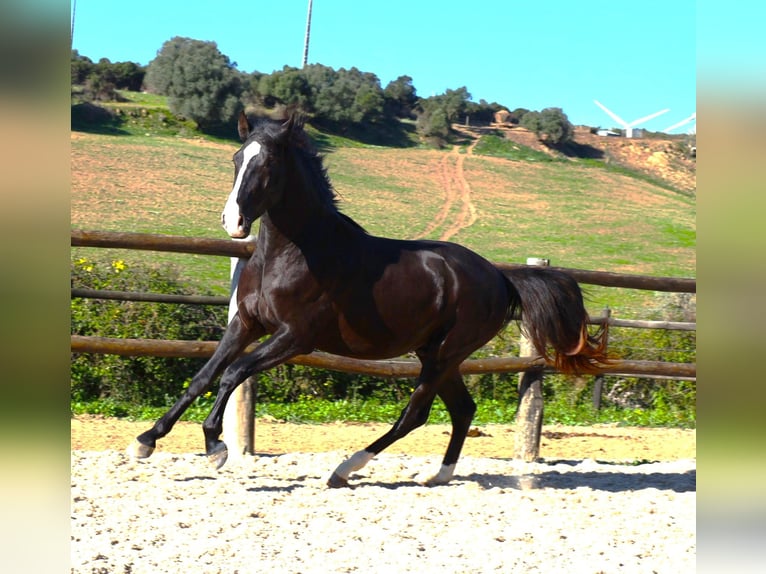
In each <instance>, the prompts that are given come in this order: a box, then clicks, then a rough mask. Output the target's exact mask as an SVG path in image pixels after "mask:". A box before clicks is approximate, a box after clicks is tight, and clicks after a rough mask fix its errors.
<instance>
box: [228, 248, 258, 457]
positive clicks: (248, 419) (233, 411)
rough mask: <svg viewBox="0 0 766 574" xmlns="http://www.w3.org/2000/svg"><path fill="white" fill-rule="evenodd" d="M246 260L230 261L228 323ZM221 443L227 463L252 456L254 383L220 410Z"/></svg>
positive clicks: (238, 391) (245, 384)
mask: <svg viewBox="0 0 766 574" xmlns="http://www.w3.org/2000/svg"><path fill="white" fill-rule="evenodd" d="M246 263H247V259H240V258H237V257H232V258H231V299H230V300H229V322H231V320H232V318H233V317H234V315H235V314H236V313H237V283H239V276H240V274H241V273H242V269H244V267H245V264H246ZM223 440H224V442H225V443H226V446H227V447H228V449H229V460H230V461H233V462H236V461H240V460H242V459H243V458H244V457H245V455H248V454H249V455H252V454H255V381H254V380H253V379H252V378H249V379H247V380H245V382H243V383H242V384H241V385H240V386H239V387H237V388H236V389H235V390H234V392H233V393H232V394H231V396H230V397H229V400H228V401H227V402H226V408H225V409H224V411H223Z"/></svg>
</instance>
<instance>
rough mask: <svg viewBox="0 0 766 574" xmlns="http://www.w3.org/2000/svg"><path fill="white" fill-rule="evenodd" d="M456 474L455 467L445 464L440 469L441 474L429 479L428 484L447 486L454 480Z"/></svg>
mask: <svg viewBox="0 0 766 574" xmlns="http://www.w3.org/2000/svg"><path fill="white" fill-rule="evenodd" d="M454 474H455V465H454V464H450V465H446V464H443V465H442V466H441V468H440V469H439V472H438V473H436V474H435V475H434V476H432V477H431V478H430V479H428V481H427V483H426V484H447V483H448V482H449V481H450V480H452V476H453V475H454Z"/></svg>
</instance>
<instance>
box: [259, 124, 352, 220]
mask: <svg viewBox="0 0 766 574" xmlns="http://www.w3.org/2000/svg"><path fill="white" fill-rule="evenodd" d="M289 121H290V120H288V122H289ZM293 122H294V125H293V126H292V129H290V130H289V133H288V140H287V141H286V142H285V145H286V147H287V148H288V149H290V150H292V152H293V157H296V158H297V159H298V160H299V162H300V163H301V164H302V165H303V167H304V170H303V171H304V173H305V174H306V175H308V176H309V178H310V181H311V187H312V189H314V191H316V194H317V197H318V199H319V201H320V203H321V204H322V205H324V206H325V207H327V208H328V209H329V210H330V211H331V212H333V213H335V214H337V215H338V216H339V217H340V218H341V219H342V220H344V221H346V222H347V223H350V224H352V225H353V226H355V227H356V228H358V229H360V230H362V231H365V233H366V230H365V229H364V228H363V227H362V226H361V225H359V224H358V223H357V222H356V221H354V220H353V219H351V218H350V217H349V216H348V215H346V214H345V213H343V212H342V211H341V210H340V208H339V207H338V201H339V198H338V194H337V193H336V191H335V188H334V187H333V185H332V183H331V182H330V177H329V176H328V175H327V168H326V167H325V166H324V161H323V160H324V157H323V156H322V155H321V154H320V153H319V152H318V151H317V149H316V146H315V145H314V142H313V141H312V140H311V137H310V136H309V134H308V133H306V130H305V129H304V127H303V126H304V119H303V118H301V117H296V118H294V119H293ZM284 126H285V123H283V122H279V121H273V120H272V121H268V122H266V123H264V126H263V130H262V133H263V134H264V135H265V136H266V137H267V138H269V139H270V140H272V141H278V140H279V138H280V137H283V131H282V130H283V129H284ZM259 130H260V128H259Z"/></svg>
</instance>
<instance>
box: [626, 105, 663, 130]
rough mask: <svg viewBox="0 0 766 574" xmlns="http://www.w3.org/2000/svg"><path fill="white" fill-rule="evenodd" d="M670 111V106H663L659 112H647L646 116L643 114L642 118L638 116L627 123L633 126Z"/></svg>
mask: <svg viewBox="0 0 766 574" xmlns="http://www.w3.org/2000/svg"><path fill="white" fill-rule="evenodd" d="M669 111H670V108H665V109H664V110H660V111H659V112H654V113H653V114H649V115H648V116H645V117H643V118H640V119H638V120H633V121H632V122H630V123H629V124H628V125H629V126H630V127H635V126H637V125H639V124H643V123H644V122H648V121H649V120H651V119H654V118H656V117H657V116H661V115H662V114H666V113H668V112H669Z"/></svg>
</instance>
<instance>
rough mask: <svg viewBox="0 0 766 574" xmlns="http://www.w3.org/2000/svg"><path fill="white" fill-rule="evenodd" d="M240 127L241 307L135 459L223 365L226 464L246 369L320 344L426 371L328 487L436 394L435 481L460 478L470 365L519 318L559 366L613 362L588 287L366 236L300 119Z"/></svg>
mask: <svg viewBox="0 0 766 574" xmlns="http://www.w3.org/2000/svg"><path fill="white" fill-rule="evenodd" d="M238 127H239V134H240V137H241V138H242V140H243V142H244V143H243V145H242V147H241V148H240V149H239V150H238V151H237V152H236V153H235V154H234V186H233V189H232V191H231V194H230V195H229V198H228V201H227V202H226V206H225V208H224V211H223V215H222V219H221V221H222V224H223V227H224V228H225V229H226V231H227V232H228V233H229V235H231V236H232V237H235V238H242V237H246V236H247V235H249V233H250V229H251V226H252V224H253V222H254V221H255V220H257V219H258V218H260V219H261V221H260V228H259V231H258V241H257V247H256V249H255V252H254V253H253V255H252V257H251V258H250V259H249V261H248V263H247V265H246V266H245V268H244V270H243V271H242V274H241V277H240V280H239V284H238V287H237V305H238V312H237V314H236V315H235V316H234V317H233V319H232V321H231V322H230V324H229V326H228V328H227V329H226V332H225V333H224V335H223V338H222V340H221V342H220V344H219V345H218V347H217V349H216V351H215V354H214V355H213V356H212V358H211V359H210V360H209V361H208V362H207V364H206V365H205V366H204V367H203V368H202V369H201V370H200V371H199V372H198V373H197V374H196V375H195V376H194V378H193V379H192V382H191V384H190V385H189V387H188V389H187V390H186V392H185V393H184V394H183V396H182V397H181V398H180V399H179V400H178V401H177V402H176V403H175V404H174V405H173V406H172V407H171V408H170V409H169V410H168V412H167V413H166V414H165V415H164V416H162V417H161V418H160V419H159V420H158V421H157V422H156V424H155V425H154V426H153V427H152V428H151V429H150V430H148V431H146V432H145V433H143V434H141V435H139V436H138V437H137V442H135V443H134V445H133V447H132V452H133V454H134V455H136V456H138V457H148V456H149V455H150V454H151V453H152V451H153V450H154V447H155V445H156V441H157V439H159V438H161V437H163V436H165V435H166V434H168V433H169V432H170V430H171V428H172V427H173V425H174V424H175V422H176V421H177V420H178V418H179V417H180V416H181V414H182V413H183V412H184V411H185V410H186V409H187V408H188V406H189V405H190V404H191V403H192V401H194V399H195V398H197V397H198V396H199V395H201V394H202V393H204V392H205V391H206V389H208V387H210V385H211V384H212V383H213V381H214V380H215V379H216V378H217V377H218V375H221V373H223V374H222V376H221V382H220V387H219V391H218V396H217V397H216V400H215V403H214V405H213V408H212V409H211V411H210V415H209V416H208V417H207V419H206V420H205V422H204V423H203V425H202V426H203V431H204V436H205V449H206V452H207V455H208V457H209V458H210V460H211V462H212V463H213V464H214V465H216V466H217V467H220V466H222V465H223V464H224V463H225V462H226V458H227V450H226V445H225V444H224V443H223V441H221V440H220V435H221V432H222V418H223V411H224V407H225V405H226V401H227V399H228V398H229V396H230V395H231V393H232V391H233V390H234V389H235V388H236V387H237V386H238V385H240V384H241V383H242V382H243V381H244V380H245V379H246V378H247V377H250V376H251V375H254V374H255V373H257V372H259V371H263V370H265V369H270V368H272V367H275V366H277V365H279V364H281V363H284V362H285V361H287V360H288V359H290V358H292V357H294V356H296V355H299V354H307V353H311V352H312V351H314V350H321V351H326V352H328V353H333V354H336V355H344V356H347V357H356V358H362V359H385V358H392V357H398V356H401V355H403V354H405V353H407V352H410V351H414V352H415V354H416V355H417V357H418V359H419V360H420V362H421V363H422V369H421V372H420V376H419V377H418V382H417V386H416V388H415V390H414V392H413V393H412V396H411V397H410V400H409V403H408V404H407V406H406V407H405V408H404V410H403V411H402V413H401V415H400V417H399V419H398V420H397V421H396V423H395V424H394V425H393V427H392V428H391V430H390V431H388V432H387V433H386V434H384V435H383V436H381V437H380V438H379V439H378V440H376V441H375V442H373V443H372V444H370V445H369V446H367V447H366V448H364V449H363V450H361V451H359V452H357V453H356V454H354V455H353V456H351V457H350V458H349V459H348V460H346V461H344V462H343V463H341V464H340V465H339V466H338V468H337V469H336V470H335V472H334V473H333V474H332V476H331V477H330V479H329V481H328V484H329V485H330V486H331V487H339V486H346V485H347V484H348V477H349V475H350V474H351V472H353V471H355V470H359V469H361V468H362V467H363V466H364V465H365V464H367V462H368V461H369V460H370V459H372V458H373V457H374V456H375V455H376V454H378V453H379V452H381V451H382V450H383V449H385V448H386V447H388V446H389V445H391V444H392V443H393V442H394V441H396V440H398V439H400V438H402V437H403V436H405V435H406V434H407V433H409V432H410V431H412V430H413V429H415V428H417V427H418V426H420V425H422V424H424V423H425V422H426V420H427V418H428V415H429V412H430V409H431V405H432V404H433V401H434V399H435V398H436V397H437V396H438V397H439V398H440V399H441V400H442V401H444V404H445V405H446V407H447V410H448V412H449V415H450V418H451V421H452V434H451V437H450V440H449V444H448V446H447V451H446V454H445V456H444V460H443V464H442V467H441V469H440V470H439V472H438V473H437V474H436V475H435V476H434V477H433V478H432V479H431V480H430V481H429V483H430V484H442V483H446V482H448V481H449V480H450V478H451V477H452V475H453V472H454V468H455V464H456V462H457V460H458V457H459V455H460V450H461V449H462V446H463V442H464V440H465V438H466V434H467V432H468V429H469V426H470V424H471V419H472V418H473V415H474V412H475V410H476V405H475V403H474V402H473V400H472V399H471V396H470V395H469V393H468V391H467V389H466V387H465V385H464V383H463V379H462V377H461V375H460V372H459V367H460V364H461V363H462V362H463V361H464V360H465V359H466V358H467V357H468V356H469V355H470V354H471V353H472V352H473V351H475V350H476V349H478V348H479V347H481V346H482V345H484V344H485V343H486V342H487V341H489V340H490V339H491V338H492V337H494V336H495V334H496V333H497V332H498V331H499V330H500V329H501V328H502V327H503V326H504V325H505V324H506V323H507V322H508V321H510V320H511V319H512V318H514V317H515V316H518V315H516V314H517V313H518V312H520V314H521V318H522V322H523V327H524V329H525V331H526V333H527V335H528V336H529V338H530V340H531V341H532V343H533V345H534V347H535V348H536V350H537V352H538V353H539V354H540V355H541V356H543V357H545V358H546V359H547V360H548V361H550V362H551V363H553V365H555V367H556V368H557V369H558V370H559V371H562V372H564V373H585V372H589V371H591V370H592V369H593V368H594V367H595V366H597V365H599V364H600V363H603V362H605V361H606V357H605V354H604V337H603V335H601V334H596V335H590V334H589V333H588V331H587V328H586V325H587V320H588V316H587V313H586V311H585V307H584V303H583V298H582V294H581V291H580V289H579V286H578V284H577V282H576V281H575V280H574V279H572V278H571V277H570V276H569V275H567V274H565V273H562V272H559V271H555V270H550V269H545V268H535V267H529V268H518V269H514V270H512V271H510V272H508V273H507V276H506V275H505V274H503V273H502V272H501V271H500V270H498V269H497V268H496V267H495V266H494V265H492V264H491V263H490V262H489V261H487V260H486V259H484V258H482V257H480V256H479V255H477V254H476V253H474V252H472V251H470V250H468V249H466V248H465V247H462V246H460V245H457V244H454V243H446V242H440V241H404V240H395V239H386V238H382V237H375V236H373V235H369V234H368V233H366V232H365V231H364V230H363V229H362V228H361V227H360V226H359V225H357V224H356V223H355V222H354V221H352V220H351V219H350V218H349V217H347V216H346V215H344V214H343V213H341V212H340V211H339V210H338V208H337V205H336V199H335V193H334V191H333V188H332V186H331V184H330V181H329V179H328V177H327V173H326V171H325V170H324V168H323V166H322V161H321V158H320V157H319V156H318V155H317V153H316V152H315V151H314V149H313V147H312V146H311V143H310V140H309V138H308V136H307V135H306V133H305V131H304V129H303V123H302V120H301V119H300V118H298V117H296V116H295V115H293V116H291V117H290V118H289V119H287V121H285V122H284V123H282V122H277V121H273V120H263V121H261V122H260V123H258V124H257V125H251V124H250V122H249V121H248V119H247V118H246V117H245V115H244V114H242V115H241V116H240V119H239V126H238ZM266 335H268V337H266V339H265V340H264V341H262V342H261V343H260V344H259V345H258V346H257V347H256V348H255V350H254V351H252V352H251V353H249V354H245V355H242V352H243V350H244V349H245V348H246V347H247V346H248V345H249V344H250V343H252V342H254V341H256V340H258V339H260V338H261V337H264V336H266Z"/></svg>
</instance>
